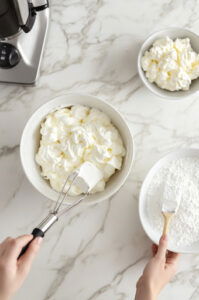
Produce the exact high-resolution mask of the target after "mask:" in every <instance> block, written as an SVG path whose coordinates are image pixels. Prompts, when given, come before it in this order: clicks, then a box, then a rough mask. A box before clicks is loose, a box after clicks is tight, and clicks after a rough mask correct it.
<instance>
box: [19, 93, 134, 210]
mask: <svg viewBox="0 0 199 300" xmlns="http://www.w3.org/2000/svg"><path fill="white" fill-rule="evenodd" d="M70 95H71V96H83V97H85V96H86V97H92V98H95V99H96V100H98V101H100V102H102V103H104V104H105V105H107V106H109V107H110V108H111V109H112V110H113V111H114V113H116V114H117V115H118V116H119V117H120V119H121V120H122V122H123V124H124V125H125V127H126V130H127V132H128V136H129V137H130V143H131V146H130V147H131V148H132V151H131V157H130V158H131V159H130V160H129V164H130V165H129V168H128V170H127V171H126V174H125V176H124V177H123V178H122V180H121V182H120V184H119V185H118V186H117V187H115V188H114V189H113V191H112V192H109V194H108V195H104V196H102V197H100V198H99V199H97V200H93V201H83V202H82V203H80V205H85V206H90V205H94V204H97V203H100V202H103V201H105V200H107V199H109V198H110V197H112V196H113V195H115V194H116V193H117V192H118V191H119V190H120V189H121V188H122V186H123V185H124V184H125V182H126V180H127V178H128V176H129V174H130V172H131V170H132V167H133V163H134V159H135V143H134V138H133V134H132V132H131V130H130V127H129V125H128V123H127V121H126V120H125V118H124V117H123V115H122V114H121V113H120V112H119V111H117V110H116V108H115V107H114V106H113V105H112V104H110V103H108V102H107V101H105V100H103V99H101V98H98V97H96V96H93V95H91V94H83V93H65V94H62V95H59V96H57V97H55V98H51V99H50V100H49V101H47V102H46V103H44V104H42V105H40V106H39V107H38V108H37V109H36V110H35V111H34V112H33V113H32V114H31V116H30V117H29V119H28V120H27V122H26V124H25V126H24V129H23V132H22V135H21V139H20V160H21V165H22V168H23V171H24V173H25V175H26V177H27V179H28V181H29V182H30V183H31V185H32V186H33V187H34V188H35V189H36V190H37V191H38V192H39V193H40V194H41V195H43V196H45V197H46V198H47V199H49V200H51V201H54V202H56V199H52V198H50V197H48V196H47V194H44V193H43V191H42V190H41V189H39V188H38V187H37V186H36V185H35V184H33V183H32V180H31V178H30V176H29V174H28V172H27V171H26V168H25V165H24V162H23V155H22V148H23V147H22V146H24V136H25V133H26V130H27V127H28V126H29V124H30V123H31V120H32V119H33V118H34V117H35V115H36V114H37V113H38V111H39V110H42V109H43V108H44V107H45V106H46V105H47V104H49V102H54V101H55V100H56V99H59V98H63V97H64V96H67V97H68V96H70ZM66 105H67V104H66ZM85 105H86V104H85ZM63 107H64V106H63ZM54 110H56V108H55V109H53V111H54ZM100 110H101V109H100ZM101 111H102V110H101ZM48 113H49V112H48ZM48 113H47V114H48ZM105 113H106V112H105ZM47 114H46V115H47ZM111 121H112V120H111ZM113 125H114V123H113ZM118 130H119V129H118ZM112 176H114V174H113V175H112ZM43 180H45V179H44V178H43ZM110 180H111V178H110ZM50 188H51V189H52V187H51V186H50ZM55 192H56V191H55ZM58 194H59V193H58V192H57V195H58ZM97 194H100V192H99V193H96V195H97ZM65 204H67V201H66V202H65Z"/></svg>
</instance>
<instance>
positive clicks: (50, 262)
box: [0, 0, 199, 300]
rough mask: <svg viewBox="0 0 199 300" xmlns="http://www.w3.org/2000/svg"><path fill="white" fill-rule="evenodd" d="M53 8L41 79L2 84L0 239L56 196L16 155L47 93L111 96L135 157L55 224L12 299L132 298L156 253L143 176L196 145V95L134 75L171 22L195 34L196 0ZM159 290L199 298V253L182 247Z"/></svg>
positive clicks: (167, 295)
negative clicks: (156, 33)
mask: <svg viewBox="0 0 199 300" xmlns="http://www.w3.org/2000/svg"><path fill="white" fill-rule="evenodd" d="M51 12H52V15H51V26H50V32H49V37H48V42H47V47H46V50H45V55H44V60H43V63H42V72H41V77H40V80H39V82H38V84H37V86H35V87H22V86H12V85H11V86H8V85H1V87H0V88H1V93H0V170H1V172H0V190H1V201H0V226H1V231H0V239H3V238H4V237H6V236H7V235H11V236H15V235H19V234H23V233H29V232H30V231H31V230H32V228H33V227H34V226H35V225H37V224H38V223H39V222H40V220H41V219H42V218H43V217H44V216H45V214H46V212H47V211H48V209H49V207H50V205H51V202H50V201H49V200H47V199H46V198H44V197H43V196H41V195H40V194H39V193H38V192H37V191H36V190H35V189H34V188H33V187H32V186H31V185H30V183H29V182H28V181H27V179H26V178H25V176H24V173H23V170H22V167H21V164H20V158H19V141H20V136H21V133H22V130H23V127H24V125H25V122H26V121H27V119H28V118H29V116H30V115H31V114H32V112H33V111H34V110H35V109H36V108H37V107H39V106H40V105H41V104H42V103H45V102H47V101H48V100H49V99H50V98H53V97H55V96H57V95H61V94H64V93H66V92H72V91H74V92H83V93H90V94H93V95H97V96H100V97H102V98H103V99H106V100H108V101H110V102H112V103H113V104H114V105H115V107H117V109H118V110H119V111H120V112H122V113H123V115H124V116H125V117H126V119H127V121H128V122H129V124H130V127H131V129H132V132H133V134H134V138H135V147H136V158H135V164H134V168H133V170H132V173H131V175H130V177H129V178H128V180H127V182H126V184H125V186H124V187H123V188H122V189H121V190H120V191H119V192H118V193H117V195H115V196H114V197H113V198H112V199H109V200H107V201H105V202H103V203H101V204H99V205H95V206H90V207H80V208H77V209H75V210H74V211H71V212H70V214H69V215H68V216H66V217H65V218H64V219H62V220H60V222H59V223H58V224H57V225H56V226H55V227H54V228H52V230H51V231H50V232H49V233H48V234H47V236H46V238H45V240H44V243H43V245H42V249H41V252H40V253H39V255H38V257H37V259H36V261H35V263H34V266H33V269H32V271H31V273H30V276H29V277H28V279H27V281H26V283H25V285H24V286H23V288H22V289H21V290H20V292H19V293H18V294H17V296H16V298H15V299H16V300H27V299H28V300H35V299H37V300H113V299H114V300H123V299H124V300H127V299H129V300H130V299H132V298H133V295H134V292H135V283H136V281H137V279H138V277H139V275H140V274H141V272H142V269H143V267H144V265H145V263H146V261H147V260H148V257H149V255H150V245H151V242H150V241H149V239H148V238H147V236H146V235H145V233H144V232H143V229H142V227H141V224H140V221H139V217H138V195H139V190H140V186H141V183H142V180H143V179H144V177H145V175H146V172H147V171H148V170H149V168H150V167H151V166H152V165H153V163H154V162H155V161H156V160H157V159H159V158H160V157H161V156H163V155H164V154H165V153H166V152H168V151H170V150H173V149H176V148H179V147H189V146H192V147H199V121H198V111H199V96H196V97H194V98H191V99H187V100H183V101H182V102H167V101H165V100H162V99H159V98H157V97H155V96H153V95H151V94H149V92H148V91H147V90H146V89H145V88H144V87H143V86H142V84H141V81H140V79H139V78H138V75H137V70H136V58H137V52H138V49H139V47H140V44H141V42H142V41H143V40H144V38H145V37H146V36H147V35H148V34H149V33H150V32H152V31H153V30H156V29H160V28H163V27H165V26H182V27H186V28H189V29H192V30H193V31H195V32H196V33H199V29H198V28H199V27H198V26H199V21H198V17H199V1H198V0H189V1H182V0H173V1H172V0H161V1H159V0H150V1H149V0H141V1H140V0H104V1H103V0H98V1H97V0H81V1H80V0H52V2H51ZM159 299H160V300H167V299H181V300H184V299H189V300H196V299H197V300H198V299H199V257H198V256H196V255H186V256H182V259H181V262H180V266H179V272H178V274H177V275H176V276H175V278H174V280H173V281H172V282H171V283H170V284H169V285H168V286H167V287H166V288H165V290H164V291H163V292H162V294H161V295H160V297H159Z"/></svg>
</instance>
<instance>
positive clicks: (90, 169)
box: [18, 162, 103, 258]
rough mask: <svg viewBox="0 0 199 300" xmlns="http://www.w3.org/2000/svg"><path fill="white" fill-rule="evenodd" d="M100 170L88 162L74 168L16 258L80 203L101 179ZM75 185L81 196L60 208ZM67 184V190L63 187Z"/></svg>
mask: <svg viewBox="0 0 199 300" xmlns="http://www.w3.org/2000/svg"><path fill="white" fill-rule="evenodd" d="M102 177H103V175H102V172H101V171H100V170H99V169H98V168H97V167H95V166H94V165H93V164H92V163H90V162H85V163H83V164H82V165H81V166H80V168H79V169H77V170H75V171H74V172H73V173H72V174H71V175H70V176H68V178H67V179H66V181H65V183H64V185H63V187H62V190H61V192H60V193H59V196H58V199H57V201H56V203H55V206H54V208H53V210H52V211H50V212H49V214H48V216H47V217H46V218H45V219H44V220H43V221H42V222H41V223H40V224H39V225H38V226H37V227H36V228H34V229H33V231H32V235H33V239H32V240H31V241H30V242H29V243H28V244H27V245H26V246H25V247H24V248H23V249H22V251H21V253H20V255H19V257H18V258H20V257H21V256H22V255H23V254H24V253H25V252H26V250H27V249H28V247H29V245H30V243H31V242H32V241H33V240H34V239H35V238H36V237H42V238H43V237H44V235H45V233H46V232H47V231H48V229H49V228H50V227H51V226H52V225H53V224H54V223H55V222H57V221H58V219H59V217H60V216H62V215H64V214H65V213H67V212H68V211H69V210H71V209H72V208H74V207H75V206H77V205H78V204H80V203H81V202H82V201H83V200H84V199H85V198H86V197H87V196H88V195H89V192H90V191H91V189H92V188H93V187H94V186H95V185H96V184H97V183H98V182H99V181H100V180H101V179H102ZM74 184H75V185H77V186H79V187H81V189H83V190H84V193H83V194H82V196H80V197H79V198H78V199H77V200H76V201H74V202H73V203H72V204H70V205H69V204H67V206H66V207H64V208H63V209H61V207H62V205H63V203H64V200H65V199H66V197H67V196H68V194H69V192H70V190H71V188H72V186H73V185H74ZM67 186H68V188H67V190H66V191H65V188H66V187H67Z"/></svg>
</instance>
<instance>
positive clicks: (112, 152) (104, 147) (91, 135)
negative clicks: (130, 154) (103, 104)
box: [36, 105, 126, 196]
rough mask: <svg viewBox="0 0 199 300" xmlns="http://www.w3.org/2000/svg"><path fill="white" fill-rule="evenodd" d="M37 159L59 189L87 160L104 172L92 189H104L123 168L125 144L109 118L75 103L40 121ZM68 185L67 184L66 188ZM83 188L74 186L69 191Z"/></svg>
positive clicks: (79, 192)
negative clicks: (117, 171) (110, 179)
mask: <svg viewBox="0 0 199 300" xmlns="http://www.w3.org/2000/svg"><path fill="white" fill-rule="evenodd" d="M40 133H41V140H40V147H39V150H38V152H37V154H36V162H37V163H38V165H39V166H40V167H41V170H42V173H41V174H42V176H43V177H44V178H45V179H47V180H49V182H50V185H51V187H52V188H53V189H54V190H56V191H58V192H60V191H61V190H62V188H63V185H64V183H65V181H66V179H67V177H68V176H70V174H72V173H73V172H74V171H75V170H76V169H77V168H79V167H80V166H81V165H82V164H83V163H84V162H86V161H88V162H91V163H92V164H93V165H95V166H96V167H97V168H98V169H99V170H101V172H102V174H103V178H102V179H101V180H100V181H99V182H98V183H97V185H96V186H95V187H94V188H93V189H92V190H91V193H96V192H100V191H103V190H104V189H105V184H106V182H107V181H108V180H109V178H110V177H111V176H112V175H113V174H114V173H115V172H116V170H120V169H121V166H122V159H123V157H124V156H125V152H126V151H125V148H124V146H123V141H122V139H121V136H120V134H119V132H118V130H117V129H116V127H115V126H114V125H113V124H112V123H111V120H110V118H109V117H108V116H107V115H106V114H104V113H103V112H101V111H100V110H98V109H95V108H89V107H86V106H82V105H75V106H72V107H71V108H61V109H59V110H57V111H55V112H52V113H50V114H48V115H47V117H46V119H45V120H44V122H42V124H41V129H40ZM67 189H68V186H66V187H65V191H66V190H67ZM82 192H83V191H82V190H81V189H80V188H78V187H76V186H73V187H72V188H71V189H70V193H69V194H70V195H71V196H76V195H80V194H81V193H82Z"/></svg>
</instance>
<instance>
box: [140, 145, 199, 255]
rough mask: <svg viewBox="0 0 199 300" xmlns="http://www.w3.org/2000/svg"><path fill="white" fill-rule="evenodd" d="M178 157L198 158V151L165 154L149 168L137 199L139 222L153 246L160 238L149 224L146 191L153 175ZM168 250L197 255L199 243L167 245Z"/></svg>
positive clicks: (188, 150)
mask: <svg viewBox="0 0 199 300" xmlns="http://www.w3.org/2000/svg"><path fill="white" fill-rule="evenodd" d="M180 157H197V158H199V149H182V150H180V151H174V152H171V153H169V154H167V155H166V156H164V157H163V158H161V159H160V160H159V161H158V162H157V163H156V164H155V165H154V166H153V167H152V168H151V170H150V171H149V173H148V174H147V176H146V178H145V180H144V182H143V184H142V188H141V191H140V199H139V215H140V220H141V223H142V226H143V228H144V231H145V232H146V234H147V235H148V237H149V238H150V239H151V240H152V241H153V242H154V243H155V244H158V242H159V238H160V236H159V235H158V234H157V231H156V230H155V229H154V228H153V227H152V226H151V223H150V221H149V216H148V213H147V200H146V195H147V191H148V188H149V185H150V183H151V181H152V179H153V177H154V175H155V174H156V173H157V172H158V171H159V169H160V168H162V167H163V166H164V165H165V164H167V163H168V162H169V161H171V160H173V159H176V158H180ZM171 226H172V225H171ZM168 249H169V250H171V251H174V252H179V253H199V241H198V242H196V243H193V244H192V245H191V246H177V245H176V246H174V245H170V244H169V245H168Z"/></svg>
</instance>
